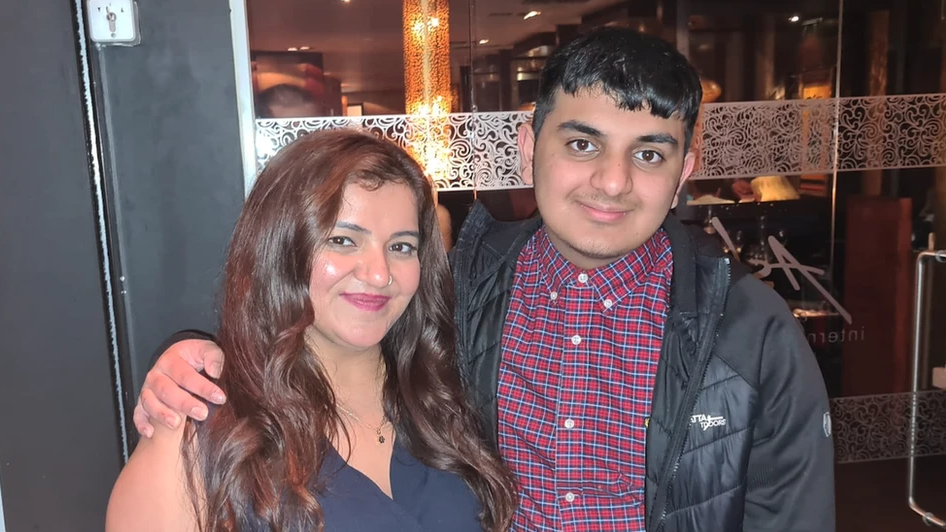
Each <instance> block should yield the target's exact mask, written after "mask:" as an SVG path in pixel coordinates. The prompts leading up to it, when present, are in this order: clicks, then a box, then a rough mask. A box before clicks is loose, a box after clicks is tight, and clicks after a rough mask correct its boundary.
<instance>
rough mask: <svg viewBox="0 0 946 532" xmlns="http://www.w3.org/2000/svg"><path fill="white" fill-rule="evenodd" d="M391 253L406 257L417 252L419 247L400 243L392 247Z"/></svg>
mask: <svg viewBox="0 0 946 532" xmlns="http://www.w3.org/2000/svg"><path fill="white" fill-rule="evenodd" d="M391 251H394V252H395V253H403V254H405V255H413V254H414V253H416V252H417V246H415V245H413V244H408V243H407V242H400V243H398V244H394V245H392V246H391Z"/></svg>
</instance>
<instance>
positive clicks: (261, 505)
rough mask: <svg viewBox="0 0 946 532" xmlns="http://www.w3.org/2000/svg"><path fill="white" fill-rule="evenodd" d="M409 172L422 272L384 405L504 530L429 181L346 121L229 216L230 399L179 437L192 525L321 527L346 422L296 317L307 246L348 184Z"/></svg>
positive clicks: (302, 149)
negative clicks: (465, 377)
mask: <svg viewBox="0 0 946 532" xmlns="http://www.w3.org/2000/svg"><path fill="white" fill-rule="evenodd" d="M389 183H397V184H403V185H407V186H408V187H410V188H411V190H412V191H413V192H414V197H415V198H416V203H417V206H418V213H417V214H418V218H419V227H420V233H421V242H420V248H419V251H418V257H419V261H420V271H421V278H420V286H419V288H418V290H417V293H416V294H415V296H414V297H413V299H412V300H411V302H410V303H409V304H408V306H407V308H406V309H405V311H404V314H403V315H402V316H401V317H400V318H399V319H398V320H397V321H396V322H395V324H394V325H393V327H392V329H391V330H390V331H389V332H388V334H387V335H386V336H385V337H384V339H383V340H382V344H381V351H382V358H383V361H384V367H385V380H384V390H383V397H384V410H385V413H386V414H387V416H388V419H391V420H393V422H394V426H395V429H396V431H397V435H398V439H399V441H400V442H401V443H402V444H403V445H404V446H405V447H406V448H407V449H408V450H409V451H410V452H411V454H412V455H414V456H416V457H417V458H418V459H419V460H420V461H421V462H423V463H425V464H427V465H428V466H430V467H433V468H436V469H440V470H445V471H451V472H454V473H456V474H457V475H459V476H460V477H461V478H463V479H464V480H465V481H466V483H467V484H468V485H469V486H470V488H471V489H472V491H473V492H474V493H475V495H476V496H477V497H478V498H479V500H480V501H481V503H482V507H483V511H482V513H481V515H480V520H481V523H482V524H483V527H484V529H486V530H497V531H498V530H506V529H507V528H508V527H509V525H510V523H511V520H512V514H513V511H514V509H515V507H516V504H517V500H516V488H515V484H514V482H513V479H512V476H511V474H510V473H509V471H508V470H507V469H506V468H505V467H504V466H503V464H502V463H501V461H500V459H499V457H498V456H497V455H496V454H495V453H494V452H493V451H491V450H490V448H489V447H488V446H487V445H486V444H485V443H484V440H483V438H482V437H481V434H482V433H481V426H480V424H479V423H478V422H477V421H476V418H475V416H474V414H473V410H472V408H471V407H470V406H469V404H468V403H467V400H466V397H465V396H464V393H463V388H462V384H461V380H460V376H459V371H458V367H457V364H456V357H455V354H456V353H455V338H454V326H453V304H454V299H453V297H454V296H453V282H452V278H451V276H450V271H449V266H448V263H447V257H446V253H445V251H444V246H443V242H442V240H441V237H440V233H439V230H438V227H437V218H436V214H435V206H434V201H433V197H432V191H431V187H430V183H429V181H428V180H427V178H426V177H425V176H424V174H423V172H422V170H421V168H420V167H419V166H418V164H417V163H416V162H415V161H414V160H413V159H411V158H410V156H408V154H407V153H405V152H404V151H403V150H401V149H400V148H398V147H397V146H395V145H394V144H391V143H389V142H387V141H384V140H381V139H378V138H375V137H373V136H371V135H368V134H364V133H361V132H356V131H351V130H332V131H325V132H318V133H312V134H309V135H306V136H304V137H302V138H300V139H299V140H297V141H295V142H293V143H292V144H290V145H289V146H287V147H285V148H283V149H282V150H281V151H280V152H279V153H278V154H277V155H276V156H275V157H274V158H273V159H272V160H271V161H270V162H269V164H268V165H267V166H266V168H265V169H264V170H263V171H262V173H261V174H260V175H259V177H258V178H257V180H256V183H255V185H254V187H253V190H252V191H251V193H250V194H249V197H248V198H247V200H246V204H245V205H244V208H243V212H242V213H241V215H240V218H239V220H238V221H237V224H236V228H235V230H234V234H233V238H232V240H231V243H230V248H229V252H228V257H227V262H226V267H225V278H224V282H223V287H222V301H221V305H222V306H221V316H220V319H221V324H220V329H219V331H218V343H219V345H220V347H221V348H222V349H223V351H224V353H226V355H227V362H226V365H225V368H224V371H223V373H222V375H221V377H220V380H219V385H220V386H221V388H222V389H223V390H224V392H225V393H226V394H227V398H228V399H227V403H226V404H225V405H223V406H221V407H219V408H217V409H215V410H214V412H213V415H211V416H210V418H209V419H208V420H207V421H206V422H203V423H202V424H196V423H194V424H191V425H189V426H188V430H187V433H186V437H185V439H184V442H183V444H182V446H183V452H184V459H185V465H186V466H187V470H188V471H189V472H190V474H189V477H190V478H189V483H190V487H191V493H192V495H193V501H194V505H195V509H196V511H197V514H198V521H199V525H200V529H201V530H202V531H205V532H221V531H227V532H231V531H238V530H241V529H246V528H248V527H251V526H253V527H264V528H268V530H271V531H273V532H289V531H309V530H319V531H321V530H323V529H324V521H323V515H322V509H321V506H320V504H319V502H318V499H317V498H316V495H317V494H318V493H319V492H320V491H321V490H322V489H324V486H321V485H319V484H318V472H319V471H320V468H321V467H322V464H323V461H324V459H325V456H326V453H327V452H328V451H329V446H330V445H331V442H332V441H338V439H337V437H338V427H339V426H342V425H341V422H340V418H339V414H338V411H337V410H336V403H335V394H334V393H333V391H332V388H331V386H330V384H329V380H328V378H327V376H326V374H325V372H324V370H323V368H322V366H321V365H320V363H319V359H318V357H317V356H316V354H315V353H312V352H310V351H309V348H308V347H307V346H306V342H305V338H304V337H305V331H306V328H307V327H309V326H310V325H311V324H312V323H313V321H314V318H315V315H314V311H313V309H312V304H311V302H310V299H309V278H310V274H311V266H312V259H313V257H314V256H315V255H316V254H317V253H319V250H320V249H321V247H322V246H323V243H324V242H325V241H326V239H327V238H328V237H329V236H330V231H331V230H332V228H333V226H334V224H335V221H336V219H337V217H338V213H339V211H340V209H341V205H342V201H344V192H345V188H346V186H349V185H357V186H364V187H367V188H369V189H376V188H378V187H381V186H383V185H385V184H389Z"/></svg>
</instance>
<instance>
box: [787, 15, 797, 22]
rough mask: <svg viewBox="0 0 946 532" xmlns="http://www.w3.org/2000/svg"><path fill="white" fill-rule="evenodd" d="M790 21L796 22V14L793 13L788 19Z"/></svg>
mask: <svg viewBox="0 0 946 532" xmlns="http://www.w3.org/2000/svg"><path fill="white" fill-rule="evenodd" d="M788 20H789V21H790V22H798V15H793V16H792V18H790V19H788Z"/></svg>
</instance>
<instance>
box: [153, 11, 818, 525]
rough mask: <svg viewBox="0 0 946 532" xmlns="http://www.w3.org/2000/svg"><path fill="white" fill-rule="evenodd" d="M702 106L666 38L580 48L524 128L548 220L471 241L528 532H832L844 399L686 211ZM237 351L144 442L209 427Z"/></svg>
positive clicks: (468, 304)
mask: <svg viewBox="0 0 946 532" xmlns="http://www.w3.org/2000/svg"><path fill="white" fill-rule="evenodd" d="M701 92H702V91H701V87H700V79H699V76H698V75H697V73H696V71H695V70H694V68H693V67H692V65H690V64H689V63H688V62H687V60H686V58H684V57H683V56H682V55H681V54H680V53H679V52H678V51H677V50H676V49H675V48H674V47H673V46H671V45H670V44H668V43H667V42H665V41H663V40H661V39H659V38H656V37H651V36H647V35H643V34H639V33H637V32H635V31H634V30H632V29H625V28H601V29H598V30H594V31H592V32H589V33H587V34H585V35H583V36H580V37H578V38H577V39H575V40H573V41H571V42H570V43H568V44H567V45H565V46H564V47H562V48H559V49H558V50H556V51H555V52H554V53H553V54H552V55H551V56H550V57H549V58H548V60H547V62H546V64H545V66H544V67H543V70H542V73H541V79H540V81H539V91H538V99H537V101H536V108H535V114H534V117H533V120H532V122H531V123H527V124H524V125H523V126H522V127H521V128H520V130H519V140H518V142H519V150H520V158H521V161H522V177H523V180H524V181H525V182H526V183H527V184H530V185H533V187H534V191H535V200H536V204H537V206H538V211H539V216H538V217H535V218H532V219H529V220H525V221H521V222H516V223H503V222H499V221H497V220H495V219H494V218H493V217H492V216H491V215H490V213H489V212H488V211H487V210H486V209H485V208H484V207H483V206H482V205H480V204H476V205H474V207H473V209H472V211H471V213H470V214H469V215H468V217H467V218H466V220H465V221H464V224H463V226H462V228H461V230H460V235H459V237H458V239H457V244H456V247H455V248H454V250H453V253H452V260H451V262H452V269H453V277H454V282H455V284H456V293H457V305H456V311H455V321H456V324H457V337H458V349H459V357H460V364H461V370H462V372H463V374H464V376H465V380H466V382H467V389H468V394H469V396H470V397H471V398H472V400H473V401H474V405H475V407H476V408H477V409H478V410H479V413H480V417H481V418H482V419H483V420H484V421H485V423H486V425H487V428H488V435H489V442H490V444H491V446H492V448H494V449H497V450H498V451H499V452H500V453H501V454H502V457H503V459H504V462H505V463H506V464H507V465H508V466H509V467H510V468H511V469H512V470H513V472H514V473H515V475H516V478H517V480H518V484H519V495H520V501H521V503H520V505H519V508H518V510H517V512H516V514H515V517H514V520H513V527H512V530H515V531H520V532H537V531H541V532H545V531H548V532H553V531H554V532H559V531H567V532H577V531H621V532H644V531H648V532H654V531H659V532H694V531H706V532H761V531H770V530H777V531H780V532H801V531H810V532H831V531H833V530H834V527H835V516H834V449H833V444H832V439H831V419H830V413H829V404H828V397H827V393H826V391H825V386H824V381H823V379H822V376H821V372H820V370H819V368H818V364H817V362H816V360H815V357H814V355H813V354H812V352H811V349H810V347H809V346H808V343H807V341H806V339H805V337H804V334H803V332H802V329H801V327H799V325H798V322H797V321H796V320H795V318H794V317H793V315H792V313H791V312H790V311H789V309H788V306H787V305H786V303H785V301H784V300H783V299H782V298H781V297H779V295H778V294H777V293H775V292H774V291H772V290H771V289H770V288H768V287H766V286H765V285H764V284H763V283H762V282H761V281H759V280H758V279H756V278H755V277H754V276H753V275H751V274H750V272H749V271H748V270H747V269H745V268H743V267H740V266H739V265H738V264H734V263H733V262H732V261H731V260H730V259H729V258H728V257H727V256H726V255H725V254H724V253H723V252H722V249H721V248H720V246H719V244H718V242H717V241H716V240H715V239H713V238H712V237H710V236H708V235H706V234H705V232H703V231H702V229H701V228H699V227H692V228H685V227H684V226H683V225H682V224H681V223H680V221H679V220H678V219H677V218H676V217H675V216H674V215H673V214H672V213H671V212H670V211H671V210H672V209H673V207H674V206H675V205H676V201H677V198H678V197H679V194H680V192H681V190H682V188H683V187H684V186H685V184H686V182H687V179H688V178H689V176H690V174H691V172H692V170H693V165H694V154H693V153H692V152H690V145H691V140H692V136H693V130H694V126H695V123H696V120H697V116H698V114H699V110H700V101H701ZM224 353H226V356H227V357H230V354H229V353H228V352H227V349H226V347H225V346H224V349H223V350H221V349H219V347H218V346H216V345H214V344H213V343H212V342H209V341H206V340H196V339H190V340H187V341H182V342H178V343H176V344H174V345H172V346H171V347H170V348H169V349H167V350H166V351H165V352H164V354H163V355H162V356H161V357H160V359H159V360H158V361H157V363H156V364H155V366H154V368H153V369H152V370H151V371H150V372H149V374H148V377H147V379H146V383H145V386H144V388H143V390H142V394H141V397H140V405H139V408H137V409H136V415H135V422H136V426H137V427H138V428H139V430H140V431H142V432H143V433H144V434H145V435H146V436H147V435H148V434H150V432H151V430H153V428H152V427H151V425H152V422H155V423H159V424H160V423H168V424H170V425H171V426H174V425H175V424H176V423H179V422H180V419H181V417H182V416H184V415H190V414H191V409H192V408H198V410H197V411H195V412H193V414H192V415H195V416H197V417H198V418H199V417H200V416H201V415H203V412H202V411H200V410H199V406H200V403H199V402H197V401H195V400H194V398H193V397H192V396H191V395H190V393H188V392H193V393H195V394H197V395H198V396H200V397H205V398H212V397H214V394H216V393H218V392H219V390H217V389H216V388H215V387H214V386H213V384H212V383H210V382H209V381H207V380H206V379H202V378H200V376H199V375H198V374H197V373H196V371H197V370H198V369H201V368H203V367H204V365H210V367H212V368H217V367H218V366H219V365H220V364H222V363H223V358H224ZM229 363H230V362H229V358H227V364H229ZM192 365H193V366H195V367H192ZM182 386H183V388H184V389H181V387H182ZM218 400H223V397H222V396H219V397H218Z"/></svg>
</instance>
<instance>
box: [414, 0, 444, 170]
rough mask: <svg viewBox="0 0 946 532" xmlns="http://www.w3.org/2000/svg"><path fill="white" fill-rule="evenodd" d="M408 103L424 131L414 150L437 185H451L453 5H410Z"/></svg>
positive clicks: (417, 1) (434, 0)
mask: <svg viewBox="0 0 946 532" xmlns="http://www.w3.org/2000/svg"><path fill="white" fill-rule="evenodd" d="M403 6H404V10H403V18H402V24H403V32H404V102H405V108H406V111H407V114H409V115H413V121H414V123H415V124H416V125H417V129H418V131H417V132H416V133H417V134H416V135H415V138H414V139H413V140H412V141H411V142H410V145H409V151H410V152H411V154H412V155H413V156H414V157H415V158H416V159H417V160H418V161H419V162H420V163H421V165H422V166H423V167H424V169H425V171H426V172H427V175H428V177H429V178H430V179H433V180H434V182H435V183H436V182H438V181H439V182H444V183H446V182H447V181H449V176H450V167H449V165H450V147H449V140H450V131H449V118H448V116H449V114H450V106H451V100H452V91H451V86H450V4H449V0H404V4H403Z"/></svg>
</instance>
